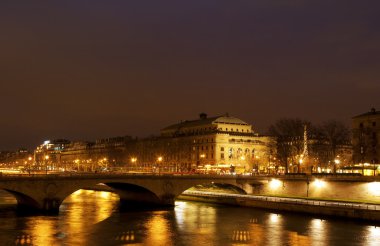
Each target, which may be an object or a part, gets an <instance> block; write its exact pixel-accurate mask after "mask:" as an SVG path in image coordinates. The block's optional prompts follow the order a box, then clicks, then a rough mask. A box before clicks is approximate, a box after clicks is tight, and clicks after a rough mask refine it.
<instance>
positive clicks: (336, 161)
mask: <svg viewBox="0 0 380 246" xmlns="http://www.w3.org/2000/svg"><path fill="white" fill-rule="evenodd" d="M334 163H335V165H334V173H336V166H337V165H339V164H340V160H339V159H335V160H334Z"/></svg>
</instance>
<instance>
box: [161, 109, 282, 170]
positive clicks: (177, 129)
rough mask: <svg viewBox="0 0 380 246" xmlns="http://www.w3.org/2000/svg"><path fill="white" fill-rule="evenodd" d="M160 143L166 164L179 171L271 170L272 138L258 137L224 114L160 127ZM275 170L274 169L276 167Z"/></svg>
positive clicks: (236, 119) (272, 155)
mask: <svg viewBox="0 0 380 246" xmlns="http://www.w3.org/2000/svg"><path fill="white" fill-rule="evenodd" d="M159 141H161V142H166V144H164V145H165V146H170V148H169V149H166V150H165V151H166V153H167V156H166V157H164V158H165V160H166V161H167V162H169V163H173V164H175V163H176V165H177V167H176V168H177V169H180V170H188V169H192V170H194V169H195V170H202V169H203V170H205V171H212V170H215V171H218V172H219V171H221V170H225V171H231V170H230V168H233V169H236V171H237V172H244V171H249V172H252V171H256V172H259V171H260V172H269V167H271V168H272V169H273V170H272V171H273V172H274V171H275V169H276V166H275V164H274V162H273V157H274V153H271V152H270V148H269V145H270V142H271V141H272V138H270V137H265V136H259V134H258V133H255V132H254V131H253V129H252V125H250V124H248V123H246V122H244V121H242V120H240V119H238V118H235V117H231V116H229V115H228V114H226V115H222V116H217V117H210V118H208V117H207V115H206V114H200V117H199V119H197V120H190V121H183V122H180V123H178V124H174V125H171V126H168V127H166V128H164V129H162V130H161V137H160V140H159ZM277 171H278V170H277Z"/></svg>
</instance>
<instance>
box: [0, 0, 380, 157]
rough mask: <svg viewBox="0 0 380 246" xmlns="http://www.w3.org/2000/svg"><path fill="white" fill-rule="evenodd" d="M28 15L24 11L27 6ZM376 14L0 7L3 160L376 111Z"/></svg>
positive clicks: (330, 7)
mask: <svg viewBox="0 0 380 246" xmlns="http://www.w3.org/2000/svg"><path fill="white" fill-rule="evenodd" d="M21 2H23V3H21ZM379 10H380V1H378V0H373V1H367V0H363V1H358V0H354V1H351V0H345V1H334V0H317V1H313V0H304V1H302V0H249V1H248V0H247V1H238V0H236V1H222V0H217V1H211V0H199V1H196V0H194V1H157V0H154V1H122V0H120V1H96V0H91V1H78V0H75V1H74V0H73V1H67V0H65V1H14V0H9V1H6V0H3V1H0V93H1V95H0V103H1V119H0V150H6V149H17V148H18V147H27V148H32V147H35V146H36V145H38V144H40V143H41V142H42V141H43V140H45V139H54V138H67V139H71V140H81V139H83V140H95V139H97V138H104V137H112V136H123V135H132V136H139V137H144V136H149V135H151V134H158V133H159V130H160V129H161V128H163V127H165V126H167V125H170V124H173V123H177V122H179V121H180V120H190V119H195V118H197V117H198V114H199V113H200V112H206V113H208V115H209V116H213V115H220V114H224V113H226V112H228V113H229V114H230V115H232V116H236V117H238V118H241V119H242V120H245V121H247V122H248V123H251V124H253V126H254V129H255V130H257V131H258V132H262V133H263V132H265V131H266V129H267V127H268V126H269V125H270V124H271V123H273V122H274V121H275V120H277V119H279V118H283V117H299V118H302V119H307V120H310V121H312V122H315V123H319V122H323V121H325V120H329V119H337V120H340V121H343V122H345V123H346V124H349V123H350V118H351V117H352V116H354V115H357V114H360V113H364V112H367V111H369V110H370V108H371V107H377V109H378V110H380V14H379Z"/></svg>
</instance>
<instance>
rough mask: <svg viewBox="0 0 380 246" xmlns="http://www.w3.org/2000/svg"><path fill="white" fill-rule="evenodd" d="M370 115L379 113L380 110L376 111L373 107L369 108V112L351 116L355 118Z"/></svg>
mask: <svg viewBox="0 0 380 246" xmlns="http://www.w3.org/2000/svg"><path fill="white" fill-rule="evenodd" d="M372 115H380V111H376V109H375V108H371V110H370V111H369V112H367V113H364V114H360V115H357V116H354V117H352V118H353V119H355V118H360V117H363V116H372Z"/></svg>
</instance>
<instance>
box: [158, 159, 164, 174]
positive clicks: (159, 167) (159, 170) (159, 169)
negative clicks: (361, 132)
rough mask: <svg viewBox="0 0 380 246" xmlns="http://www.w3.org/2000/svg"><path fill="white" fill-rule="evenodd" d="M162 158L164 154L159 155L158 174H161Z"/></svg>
mask: <svg viewBox="0 0 380 246" xmlns="http://www.w3.org/2000/svg"><path fill="white" fill-rule="evenodd" d="M162 160H163V158H162V156H159V157H158V158H157V168H158V174H160V172H161V162H162Z"/></svg>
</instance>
